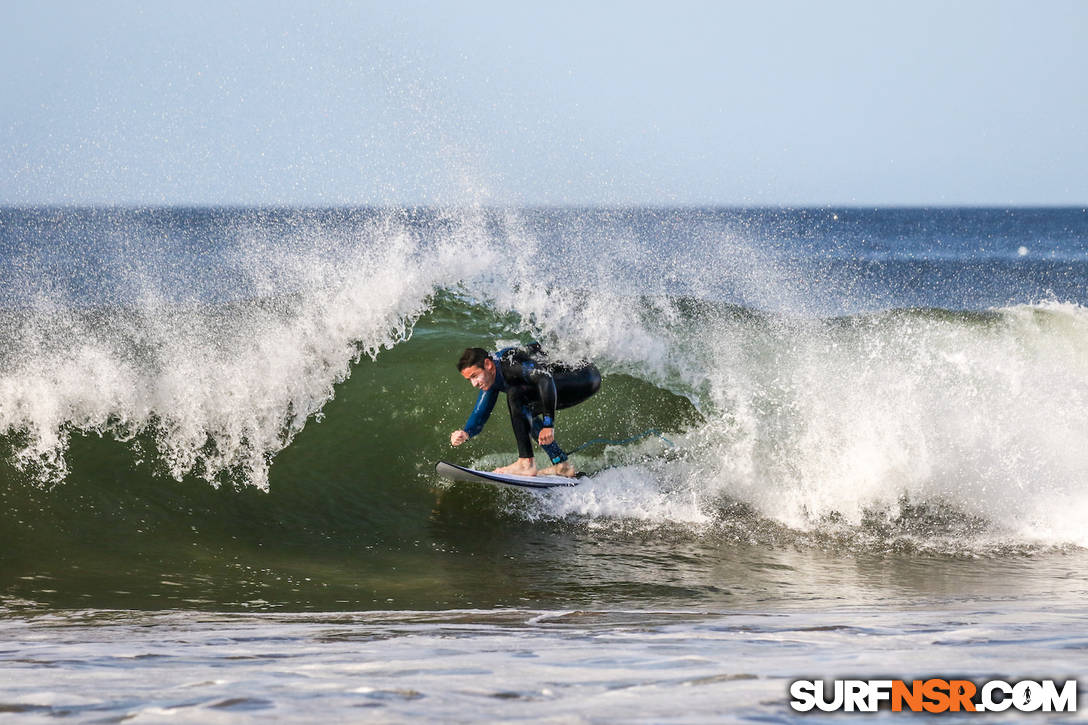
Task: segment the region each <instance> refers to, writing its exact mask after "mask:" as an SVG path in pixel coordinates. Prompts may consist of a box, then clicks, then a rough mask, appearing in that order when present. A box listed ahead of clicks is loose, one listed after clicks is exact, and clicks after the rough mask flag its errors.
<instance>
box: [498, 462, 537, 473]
mask: <svg viewBox="0 0 1088 725" xmlns="http://www.w3.org/2000/svg"><path fill="white" fill-rule="evenodd" d="M494 472H495V473H506V474H508V475H512V476H535V475H536V463H534V462H533V459H532V458H519V459H518V460H516V461H514V462H513V463H511V464H510V465H509V466H503V467H501V468H496V469H495V471H494Z"/></svg>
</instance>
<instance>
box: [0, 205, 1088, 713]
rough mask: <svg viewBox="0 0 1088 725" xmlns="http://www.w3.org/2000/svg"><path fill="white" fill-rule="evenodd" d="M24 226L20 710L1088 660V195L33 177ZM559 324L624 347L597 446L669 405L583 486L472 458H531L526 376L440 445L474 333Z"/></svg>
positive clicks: (604, 403) (14, 546)
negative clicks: (278, 201) (684, 200)
mask: <svg viewBox="0 0 1088 725" xmlns="http://www.w3.org/2000/svg"><path fill="white" fill-rule="evenodd" d="M0 241H2V250H3V259H2V267H0V279H2V282H3V284H2V285H0V361H2V365H0V431H2V432H3V436H2V438H0V459H2V460H0V504H2V509H3V511H2V513H0V536H2V541H0V544H2V545H3V546H2V549H3V552H4V553H3V554H0V586H2V588H0V626H2V628H3V629H5V630H6V632H7V635H8V636H7V639H8V640H9V642H10V644H9V645H8V646H6V647H5V648H4V653H3V655H2V658H0V669H3V670H4V672H5V682H6V683H8V684H5V685H2V686H0V713H3V712H9V713H17V714H18V715H19V716H20V717H28V718H29V717H35V716H37V717H42V718H51V717H54V716H58V715H64V714H67V715H71V714H76V715H79V716H80V717H91V716H94V717H114V716H118V717H121V716H124V717H136V718H137V719H139V718H140V717H144V718H146V719H149V720H150V721H156V720H157V719H162V718H165V717H170V718H171V719H178V718H181V719H186V718H188V719H192V720H193V721H198V722H206V721H208V720H209V719H213V720H214V719H216V718H217V717H220V716H221V719H230V718H237V717H247V716H252V717H260V716H264V715H269V714H272V715H274V716H276V717H277V718H279V719H286V720H292V719H294V720H299V721H304V720H305V719H306V718H307V717H308V714H309V713H310V710H309V709H308V708H309V707H310V705H312V703H313V698H316V697H318V696H319V695H320V696H322V697H324V696H325V695H327V694H328V693H335V697H333V698H332V699H330V700H328V701H327V702H328V704H329V707H330V708H332V709H331V712H332V713H333V717H338V718H341V719H345V718H346V719H376V720H382V719H383V718H385V719H408V718H421V717H422V718H432V719H443V720H452V721H462V720H463V721H468V720H478V719H480V718H484V719H516V718H519V717H530V716H531V717H552V718H559V719H563V718H567V719H573V720H578V719H579V718H581V719H584V720H585V721H591V722H592V721H597V720H600V719H608V718H609V717H620V716H621V714H622V713H626V715H623V716H622V717H623V719H634V720H637V719H639V718H642V719H645V720H647V721H662V720H674V721H691V722H705V721H707V720H712V719H716V718H724V719H737V720H740V719H753V720H763V719H766V718H771V719H775V718H785V719H788V718H789V711H788V710H787V708H786V699H787V698H786V697H785V692H786V687H787V684H788V680H789V679H790V678H791V677H793V678H797V677H801V676H811V675H814V674H818V675H827V676H831V675H832V674H834V673H840V674H846V675H860V674H864V675H866V676H873V677H875V676H878V675H882V674H884V675H888V674H894V675H895V676H897V677H899V676H903V677H907V676H911V675H919V676H921V675H939V674H941V673H942V672H945V673H950V672H951V673H954V674H965V673H966V674H977V675H987V676H989V675H996V674H1001V675H1008V676H1012V675H1014V674H1019V675H1024V676H1027V675H1032V676H1038V675H1040V674H1046V675H1048V676H1049V675H1053V676H1054V677H1058V676H1060V675H1068V676H1075V675H1076V674H1077V672H1078V671H1079V670H1080V669H1083V667H1084V664H1085V659H1084V655H1083V652H1084V648H1085V646H1084V641H1083V637H1081V636H1080V635H1077V634H1075V627H1074V626H1072V624H1073V623H1075V622H1077V621H1080V620H1082V618H1083V616H1084V615H1085V614H1086V612H1085V610H1084V607H1083V604H1082V598H1083V594H1084V591H1085V582H1086V581H1088V577H1085V575H1084V574H1083V571H1084V563H1085V551H1086V548H1088V534H1086V533H1085V532H1086V531H1088V526H1086V524H1088V489H1086V483H1088V448H1086V447H1085V446H1084V445H1083V441H1084V440H1086V439H1088V213H1085V211H1084V210H1082V209H1013V210H1004V209H928V210H927V209H877V210H861V209H801V210H783V209H656V208H646V209H640V208H617V209H606V208H605V209H602V208H594V209H490V208H457V209H289V208H288V209H202V208H194V209H125V208H96V209H79V208H7V209H0ZM531 340H537V341H539V342H541V344H543V345H544V346H545V347H546V348H547V349H548V350H549V351H550V352H551V354H552V356H553V357H555V358H557V359H560V360H570V361H575V360H581V359H591V360H594V361H595V362H596V364H597V365H598V367H599V369H600V370H601V371H602V373H603V376H604V384H603V386H602V390H601V392H600V393H599V394H598V395H597V396H595V397H594V398H592V399H591V400H590V401H588V402H587V403H585V404H583V405H580V406H578V407H577V408H574V409H571V410H569V411H563V412H561V413H560V416H559V421H558V425H557V435H558V436H559V438H560V442H561V443H563V444H564V446H565V447H566V448H568V449H571V448H573V447H576V446H577V445H578V444H580V443H582V442H584V441H589V440H591V439H595V438H608V439H613V440H620V439H624V438H627V437H630V436H633V435H636V434H638V433H640V432H641V431H644V430H648V429H651V428H653V429H658V430H660V431H662V433H663V435H664V436H666V438H667V442H666V441H665V440H662V439H661V438H658V437H653V436H651V437H648V438H645V439H642V440H640V441H638V442H637V443H635V444H632V445H627V446H619V445H596V446H591V447H589V448H587V449H586V450H584V451H582V452H580V453H578V454H576V455H575V456H574V457H573V459H572V460H573V461H574V462H575V463H576V465H577V466H578V467H579V468H580V469H582V470H584V471H586V472H587V473H589V474H591V479H590V480H589V481H588V482H587V483H585V484H582V485H580V486H578V487H576V488H575V489H572V490H569V491H556V492H548V493H546V494H525V493H513V492H505V491H497V490H491V489H486V490H484V489H481V488H480V487H474V486H472V485H469V484H449V483H448V482H443V481H441V480H439V479H437V478H436V477H435V476H434V474H433V463H434V461H436V460H439V459H449V460H454V461H456V462H458V463H462V464H465V465H472V466H478V467H487V466H495V465H501V464H504V463H508V462H509V460H510V459H511V457H512V456H513V454H514V448H513V437H512V434H511V432H510V430H509V425H508V423H507V422H506V421H505V420H504V416H503V415H501V414H500V411H499V410H497V411H496V413H495V414H494V415H493V416H492V419H491V421H490V422H489V423H488V426H487V428H486V429H485V432H484V433H483V434H482V435H481V436H479V437H478V438H477V439H474V440H473V441H472V442H471V443H469V444H467V445H466V446H463V447H461V448H459V449H456V450H453V449H450V448H449V445H448V438H449V432H450V431H451V430H454V429H456V428H458V427H460V426H461V425H462V424H463V423H464V420H465V418H466V417H467V415H468V412H469V410H470V409H471V406H472V402H473V400H474V395H473V391H471V390H470V389H469V388H468V386H466V385H465V384H464V381H463V380H460V378H459V376H458V375H457V373H456V370H455V366H454V363H455V361H456V359H457V357H458V355H459V354H460V351H461V349H463V348H464V347H466V346H482V347H488V348H491V349H495V348H497V347H501V346H505V345H509V344H518V343H526V342H529V341H531ZM73 628H74V630H73ZM67 631H77V632H80V633H81V634H79V635H78V636H77V637H76V638H74V639H67V638H66V637H65V635H64V632H67ZM144 633H149V636H145V634H144ZM164 633H167V634H168V635H169V636H167V637H166V639H165V641H164V640H163V637H164V636H165V635H164ZM374 642H383V643H385V645H383V646H381V647H374V646H371V644H372V643H374ZM451 642H452V643H453V644H451ZM450 647H452V648H453V650H454V651H451V650H450ZM496 652H499V653H501V654H494V653H496ZM234 656H237V657H239V659H238V660H232V659H231V657H234ZM451 658H452V659H451ZM447 659H448V660H449V662H450V663H451V664H445V665H430V664H424V662H425V661H426V662H431V663H433V662H442V661H446V660H447ZM149 663H151V664H150V665H149ZM149 666H151V669H152V670H153V672H154V677H153V679H152V680H150V681H147V682H144V683H143V684H140V683H137V682H134V681H132V679H131V674H132V673H133V672H134V671H136V670H137V669H138V668H139V669H140V671H143V669H144V668H147V667H149ZM44 671H49V672H50V673H52V677H51V681H52V682H54V683H55V684H56V688H53V689H50V688H42V687H41V686H39V685H38V684H37V683H38V682H39V678H40V675H41V673H42V672H44ZM88 671H89V672H92V673H97V675H96V676H95V677H90V678H83V677H82V675H81V673H83V672H88ZM109 673H115V674H116V677H113V675H112V674H109ZM107 675H108V677H107ZM103 677H106V679H103ZM496 679H500V680H504V682H503V683H499V684H496V683H495V680H496ZM107 680H108V681H109V682H110V683H111V684H110V685H109V686H107V687H105V688H102V687H101V686H100V685H101V683H102V682H104V681H107ZM282 682H289V683H291V684H290V686H288V687H286V688H281V687H279V686H278V685H277V684H276V683H282ZM95 683H98V684H95ZM190 687H191V688H192V689H191V690H187V689H185V688H190ZM681 693H685V694H691V697H690V698H689V703H690V707H689V708H688V709H686V710H684V711H682V712H676V711H675V708H668V707H664V706H663V705H662V704H661V703H662V702H664V701H667V700H669V699H670V698H675V697H679V696H680V694H681ZM728 702H732V703H734V704H736V707H734V708H726V707H725V705H726V703H728ZM360 708H361V709H360ZM727 711H728V712H729V713H730V714H729V715H728V716H726V715H724V714H723V713H725V712H727Z"/></svg>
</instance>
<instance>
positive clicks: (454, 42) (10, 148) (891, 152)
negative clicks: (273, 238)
mask: <svg viewBox="0 0 1088 725" xmlns="http://www.w3.org/2000/svg"><path fill="white" fill-rule="evenodd" d="M0 3H2V8H0V9H2V10H3V18H4V22H3V23H0V63H2V64H3V68H4V73H3V74H2V77H0V99H2V106H0V134H2V136H0V204H24V203H77V204H84V203H107V204H164V203H165V204H319V205H325V204H396V203H411V204H418V203H424V204H435V203H438V204H444V203H455V204H465V203H483V204H666V205H667V204H723V205H745V204H759V205H764V204H771V205H775V204H784V205H823V204H858V205H919V204H920V205H926V204H941V205H951V204H985V205H999V206H1002V205H1016V204H1073V205H1079V204H1085V203H1088V122H1086V119H1088V80H1086V75H1088V42H1086V41H1085V39H1086V38H1088V2H1079V1H1073V0H1071V1H1069V2H997V1H981V0H979V1H964V2H953V1H951V0H948V1H946V2H901V3H890V2H830V1H825V2H743V3H740V2H735V3H730V2H683V1H670V2H664V3H642V2H599V3H583V2H549V3H528V2H511V1H510V0H507V1H506V2H471V1H469V0H466V1H463V2H447V3H441V2H359V3H350V2H336V3H333V2H321V3H296V2H256V1H253V2H242V1H238V2H231V1H230V0H220V1H218V2H193V1H191V0H187V1H186V2H176V3H174V2H171V3H167V2H142V3H140V2H49V1H48V0H43V1H41V2H30V1H29V0H0Z"/></svg>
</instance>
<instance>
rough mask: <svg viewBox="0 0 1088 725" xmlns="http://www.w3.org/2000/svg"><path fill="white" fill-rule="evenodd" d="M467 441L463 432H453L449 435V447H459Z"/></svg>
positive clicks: (466, 435) (466, 434) (466, 436)
mask: <svg viewBox="0 0 1088 725" xmlns="http://www.w3.org/2000/svg"><path fill="white" fill-rule="evenodd" d="M467 440H468V433H466V432H464V431H463V430H455V431H454V432H453V433H450V445H451V446H459V445H461V444H462V443H464V442H465V441H467Z"/></svg>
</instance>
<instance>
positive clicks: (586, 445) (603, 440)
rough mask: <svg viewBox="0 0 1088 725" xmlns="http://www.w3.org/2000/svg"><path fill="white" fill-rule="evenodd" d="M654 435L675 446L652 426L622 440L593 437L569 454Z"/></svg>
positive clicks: (623, 443)
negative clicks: (591, 447)
mask: <svg viewBox="0 0 1088 725" xmlns="http://www.w3.org/2000/svg"><path fill="white" fill-rule="evenodd" d="M652 435H656V436H657V437H658V438H660V439H661V440H663V441H665V443H666V444H667V445H668V446H669V447H670V448H673V447H674V444H673V442H672V441H670V440H669V439H668V438H666V437H665V436H664V435H663V434H662V433H661V431H659V430H658V429H657V428H650V429H649V430H646V431H643V432H642V433H639V434H638V435H636V436H631V437H630V438H624V439H623V440H622V441H614V440H610V439H608V438H594V439H593V440H591V441H586V442H585V443H583V444H582V445H580V446H578V447H577V448H575V449H574V450H573V451H568V452H567V455H572V454H574V453H577V452H578V451H580V450H583V449H585V448H589V447H590V446H596V445H609V446H625V445H627V444H628V443H634V442H635V441H640V440H642V439H643V438H646V437H648V436H652Z"/></svg>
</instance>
